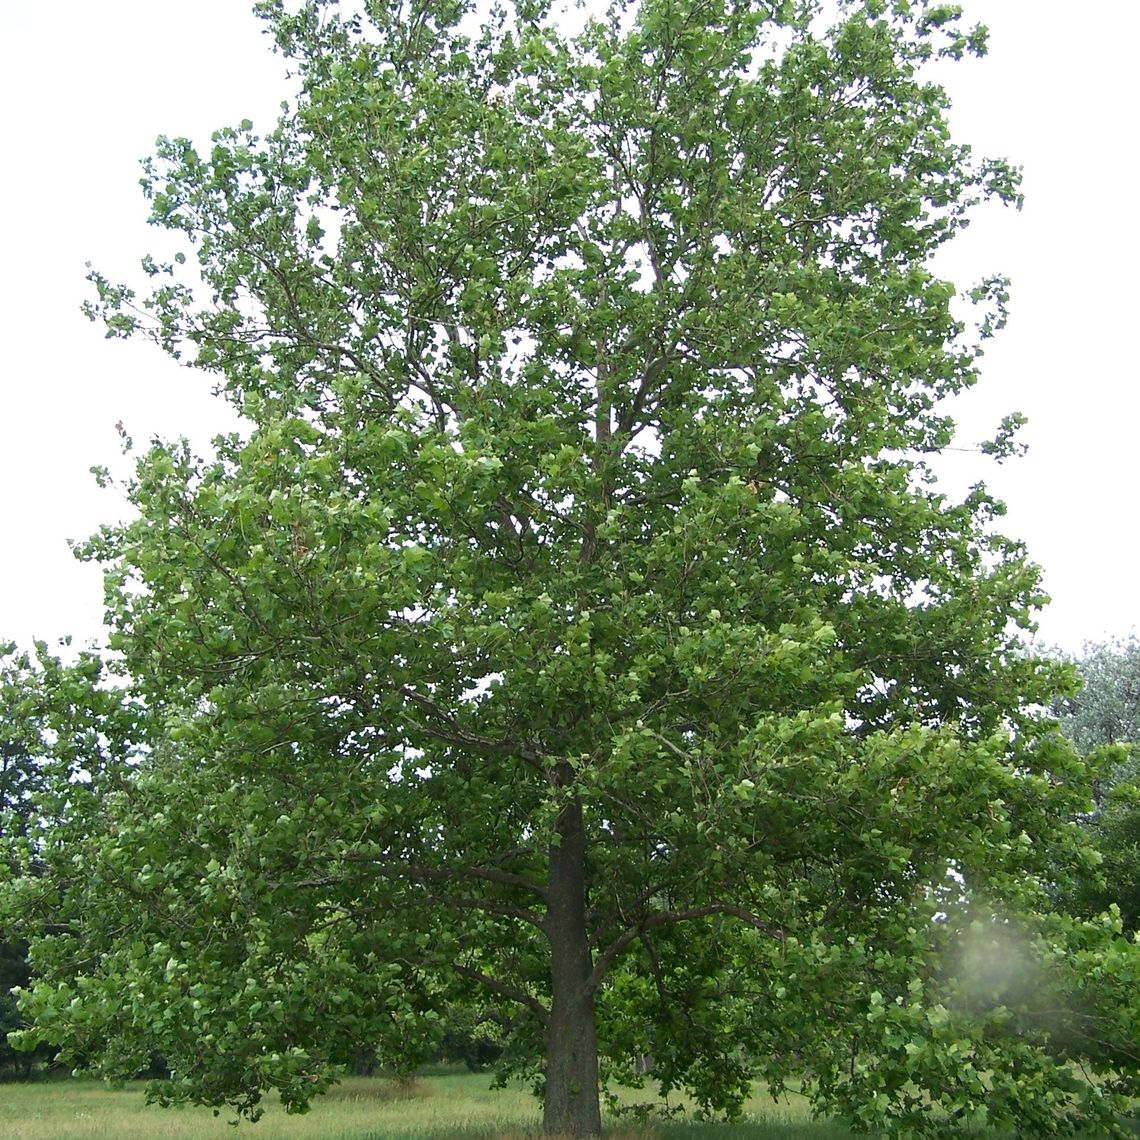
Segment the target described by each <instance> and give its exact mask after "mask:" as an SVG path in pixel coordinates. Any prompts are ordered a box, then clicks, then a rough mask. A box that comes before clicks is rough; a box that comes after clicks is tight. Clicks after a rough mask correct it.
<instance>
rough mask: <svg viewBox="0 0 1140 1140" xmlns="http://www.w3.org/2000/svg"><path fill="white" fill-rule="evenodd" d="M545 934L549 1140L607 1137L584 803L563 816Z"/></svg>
mask: <svg viewBox="0 0 1140 1140" xmlns="http://www.w3.org/2000/svg"><path fill="white" fill-rule="evenodd" d="M547 900H548V901H547V912H546V918H545V920H544V922H543V928H544V930H545V932H546V936H547V939H548V940H549V942H550V971H551V1002H550V1020H549V1021H548V1022H547V1027H546V1093H545V1097H544V1100H543V1114H542V1125H543V1130H544V1131H545V1132H546V1134H547V1135H549V1136H564V1137H573V1138H575V1140H576V1138H578V1137H597V1136H601V1134H602V1110H601V1101H600V1097H599V1092H598V1033H597V1026H596V1024H595V1021H594V991H593V987H592V986H591V985H590V976H591V974H592V972H593V959H592V956H591V954H590V941H589V936H588V934H587V931H586V836H585V831H584V830H583V826H582V803H581V801H580V800H578V799H573V800H571V801H569V802H568V803H567V804H566V805H565V806H564V807H563V808H562V810H561V811H560V812H559V814H558V820H557V822H556V824H555V842H554V843H552V844H551V847H550V879H549V885H548V893H547Z"/></svg>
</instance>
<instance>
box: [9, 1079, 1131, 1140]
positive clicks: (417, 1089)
mask: <svg viewBox="0 0 1140 1140" xmlns="http://www.w3.org/2000/svg"><path fill="white" fill-rule="evenodd" d="M639 1095H640V1094H639ZM539 1121H540V1116H539V1110H538V1106H537V1103H536V1102H535V1100H534V1098H533V1097H532V1096H531V1095H530V1093H529V1092H527V1091H526V1090H525V1089H522V1088H518V1087H513V1088H507V1089H491V1088H490V1077H489V1076H488V1075H487V1074H480V1073H468V1072H466V1071H459V1070H453V1071H446V1070H440V1071H438V1072H433V1073H431V1074H430V1075H426V1076H421V1077H418V1078H416V1079H415V1080H414V1081H412V1082H408V1083H401V1082H397V1081H392V1080H388V1079H385V1078H381V1077H348V1078H346V1079H345V1080H344V1082H343V1083H342V1084H340V1085H339V1086H337V1087H336V1088H334V1089H332V1090H331V1091H330V1092H329V1094H328V1095H327V1096H324V1097H321V1098H320V1099H318V1100H317V1101H316V1102H315V1103H314V1106H313V1109H312V1111H311V1112H309V1113H307V1114H306V1115H304V1116H289V1115H288V1114H287V1113H285V1111H284V1110H283V1109H282V1108H281V1107H280V1105H278V1104H276V1103H273V1102H268V1104H267V1108H266V1112H265V1115H264V1116H263V1117H262V1119H261V1120H260V1121H258V1122H257V1123H256V1124H251V1123H249V1122H248V1121H242V1122H240V1123H238V1124H237V1125H236V1126H235V1125H234V1124H231V1123H230V1120H229V1118H228V1117H227V1114H226V1113H225V1112H223V1113H222V1114H221V1115H220V1116H215V1115H214V1114H213V1113H212V1111H211V1110H210V1109H208V1108H191V1107H183V1108H174V1109H164V1108H158V1107H156V1106H154V1105H147V1104H146V1103H145V1098H144V1093H143V1082H141V1081H140V1082H131V1083H128V1084H127V1085H126V1086H124V1087H121V1088H112V1087H109V1086H107V1085H104V1084H102V1083H100V1082H98V1081H93V1080H71V1079H55V1080H49V1079H45V1080H39V1081H33V1082H30V1083H26V1084H23V1083H21V1084H17V1083H10V1084H0V1140H91V1138H102V1140H223V1138H227V1137H246V1138H248V1140H306V1138H307V1140H541V1138H542V1133H541V1129H540V1127H539ZM970 1135H972V1136H973V1137H975V1138H976V1140H980V1138H981V1137H983V1136H989V1135H991V1134H990V1133H988V1132H982V1133H978V1132H973V1133H970ZM1137 1135H1140V1125H1137ZM854 1136H855V1134H854V1133H852V1132H850V1131H849V1130H847V1129H846V1128H844V1127H843V1126H842V1125H839V1124H835V1123H829V1122H826V1121H813V1120H812V1119H811V1116H810V1113H809V1111H808V1108H807V1105H806V1102H804V1100H803V1099H802V1098H799V1097H797V1096H795V1095H794V1094H791V1095H789V1096H788V1097H787V1098H785V1099H784V1100H782V1101H781V1102H780V1103H778V1104H774V1103H773V1102H772V1100H771V1099H770V1098H768V1097H755V1098H753V1100H752V1101H750V1102H749V1104H748V1105H747V1110H746V1114H745V1117H744V1119H743V1120H741V1121H740V1122H737V1123H733V1124H719V1123H711V1122H701V1121H694V1120H691V1119H680V1120H677V1119H674V1120H669V1121H654V1122H652V1123H648V1124H634V1123H630V1121H629V1118H628V1117H622V1118H619V1119H616V1120H609V1121H607V1124H606V1137H607V1140H853V1138H854ZM1086 1140H1093V1137H1091V1136H1090V1137H1087V1138H1086Z"/></svg>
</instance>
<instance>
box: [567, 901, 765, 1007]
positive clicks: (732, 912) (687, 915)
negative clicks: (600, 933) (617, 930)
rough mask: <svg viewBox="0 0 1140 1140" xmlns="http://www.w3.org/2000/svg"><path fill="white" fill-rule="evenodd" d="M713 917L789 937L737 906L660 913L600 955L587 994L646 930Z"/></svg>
mask: <svg viewBox="0 0 1140 1140" xmlns="http://www.w3.org/2000/svg"><path fill="white" fill-rule="evenodd" d="M713 914H723V915H727V916H728V917H730V918H738V919H740V921H741V922H743V923H745V924H746V925H747V926H751V927H753V928H754V929H756V930H762V931H763V932H764V933H765V934H768V935H770V936H771V937H772V938H775V939H777V940H778V941H780V942H783V941H784V939H785V938H786V937H787V936H786V935H785V934H784V932H783V931H782V930H781V929H780V928H779V927H778V926H773V925H772V924H771V923H770V922H767V921H765V920H764V919H762V918H761V917H760V916H759V915H755V914H753V913H752V912H751V911H750V910H747V909H746V908H745V907H742V906H735V905H733V904H732V903H706V904H705V905H704V906H692V907H686V908H685V909H684V910H663V911H658V912H657V913H656V914H651V915H649V916H648V917H647V918H644V919H642V920H641V921H640V922H638V923H635V924H634V925H633V926H629V927H627V928H626V929H625V930H623V931H622V932H621V934H619V935H618V936H617V938H615V939H614V940H613V941H612V942H611V943H610V944H609V946H607V947H606V948H605V950H603V951H602V953H601V954H599V955H598V958H597V961H596V962H595V963H594V969H593V972H592V973H591V974H590V977H589V979H588V980H587V982H586V991H587V993H593V992H594V991H595V990H596V989H597V988H598V986H600V985H601V983H602V979H603V978H604V977H605V976H606V972H607V971H608V970H609V968H610V966H611V965H612V964H613V962H614V960H615V959H616V958H617V957H618V956H619V955H620V954H622V953H623V952H624V951H625V950H626V949H627V948H628V947H629V945H630V943H632V942H633V941H634V940H635V939H637V938H639V937H640V936H641V935H642V934H644V933H645V931H647V930H652V929H653V928H654V927H656V926H667V925H669V924H670V923H674V922H687V921H688V920H689V919H693V918H707V917H708V916H709V915H713Z"/></svg>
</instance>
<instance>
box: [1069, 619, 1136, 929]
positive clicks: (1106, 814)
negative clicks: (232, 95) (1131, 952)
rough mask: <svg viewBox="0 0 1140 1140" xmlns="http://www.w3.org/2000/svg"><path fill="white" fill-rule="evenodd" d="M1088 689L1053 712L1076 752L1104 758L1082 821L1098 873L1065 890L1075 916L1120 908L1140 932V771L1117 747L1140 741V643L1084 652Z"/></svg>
mask: <svg viewBox="0 0 1140 1140" xmlns="http://www.w3.org/2000/svg"><path fill="white" fill-rule="evenodd" d="M1075 664H1076V667H1077V669H1078V671H1079V672H1080V675H1081V679H1082V681H1083V682H1084V685H1083V687H1082V688H1081V690H1080V691H1079V692H1077V693H1074V694H1071V695H1069V696H1067V697H1063V698H1060V699H1058V700H1057V701H1056V702H1055V703H1054V712H1055V713H1056V715H1057V717H1058V719H1059V720H1060V722H1061V725H1062V727H1063V728H1064V730H1065V732H1066V734H1067V735H1069V736H1070V737H1071V738H1072V740H1073V742H1074V743H1075V744H1076V746H1077V748H1078V749H1079V750H1080V751H1081V752H1082V753H1085V754H1089V755H1098V754H1107V755H1105V756H1104V761H1107V767H1106V768H1105V779H1104V780H1103V781H1101V782H1099V783H1098V785H1097V788H1096V791H1097V797H1096V799H1097V804H1096V810H1095V811H1094V812H1092V813H1091V814H1090V815H1088V816H1087V817H1085V819H1084V826H1085V827H1086V828H1087V831H1088V834H1089V838H1090V839H1091V841H1092V843H1093V844H1094V845H1095V847H1096V848H1097V849H1098V850H1099V851H1100V852H1101V854H1102V857H1103V861H1102V863H1101V865H1100V867H1099V868H1098V869H1097V873H1096V874H1095V875H1087V874H1086V875H1081V876H1078V877H1077V878H1075V879H1072V880H1069V882H1068V883H1067V884H1066V885H1065V886H1064V887H1063V888H1062V890H1061V895H1060V898H1061V901H1062V902H1063V904H1064V905H1065V907H1066V908H1067V909H1070V910H1072V911H1073V913H1074V914H1083V915H1093V914H1099V913H1101V912H1103V911H1106V910H1107V909H1108V908H1109V907H1110V906H1112V905H1113V904H1115V905H1116V906H1117V907H1119V909H1120V914H1121V918H1122V921H1123V924H1124V929H1125V930H1127V931H1136V930H1140V766H1138V765H1137V761H1136V757H1135V753H1126V752H1123V750H1122V749H1121V748H1120V747H1119V746H1121V745H1133V744H1135V743H1136V742H1138V741H1140V643H1138V642H1137V641H1136V640H1135V638H1132V639H1129V640H1127V641H1121V642H1115V643H1108V644H1102V645H1091V646H1086V648H1085V652H1084V653H1083V655H1082V656H1081V657H1080V658H1078V659H1077V660H1076V662H1075Z"/></svg>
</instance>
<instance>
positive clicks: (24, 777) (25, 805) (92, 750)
mask: <svg viewBox="0 0 1140 1140" xmlns="http://www.w3.org/2000/svg"><path fill="white" fill-rule="evenodd" d="M100 673H101V666H100V664H99V662H98V660H97V658H95V657H94V656H93V655H91V654H81V655H80V656H79V659H78V660H77V661H76V662H75V663H74V664H72V665H70V666H68V665H65V664H64V663H63V662H62V661H61V660H60V659H59V658H58V657H56V656H54V655H52V654H51V653H49V652H48V649H47V647H46V646H45V645H43V644H39V645H37V646H36V650H35V653H34V655H29V654H27V653H19V652H17V651H16V648H15V646H13V645H0V844H2V847H0V869H2V871H3V876H4V877H5V878H7V877H10V876H12V875H13V874H15V873H18V872H20V871H23V872H24V873H25V874H26V875H27V880H26V886H27V887H28V888H29V889H30V890H31V891H32V892H35V890H36V880H37V878H38V877H39V874H40V871H41V870H42V868H41V866H40V863H39V859H38V848H37V845H36V842H35V836H36V835H37V834H38V833H40V832H41V831H42V830H43V829H44V827H45V826H46V825H47V823H48V818H47V815H45V813H49V814H51V815H52V816H53V818H56V819H58V818H59V814H60V812H59V805H56V808H55V809H54V810H53V807H52V801H53V798H54V793H55V792H58V791H63V792H64V793H65V795H67V796H69V797H72V798H74V797H76V796H80V795H82V794H83V792H82V788H81V787H80V786H79V785H77V784H76V783H75V778H77V777H79V778H81V771H80V770H81V766H82V764H83V763H85V762H90V758H92V757H94V756H95V755H96V754H97V752H98V749H99V747H100V746H99V743H98V741H97V739H96V737H97V736H98V734H100V733H102V732H104V731H106V732H108V733H110V732H113V726H114V722H115V717H114V715H113V714H112V706H113V705H114V704H115V703H117V702H116V698H115V696H114V695H113V694H112V693H108V692H99V691H98V690H97V688H96V686H95V682H97V681H98V679H99V676H100ZM116 755H118V756H125V755H126V754H125V753H124V752H123V751H121V750H119V749H116ZM53 756H54V759H52V757H53ZM4 919H5V916H4V915H3V914H2V913H0V1070H2V1069H9V1068H10V1069H19V1070H21V1071H22V1074H23V1076H25V1077H27V1076H29V1075H30V1073H31V1069H32V1066H33V1065H34V1064H35V1063H36V1062H37V1061H43V1060H46V1059H47V1058H48V1057H49V1056H50V1055H51V1053H52V1052H54V1050H53V1049H52V1047H51V1038H50V1035H44V1037H43V1039H41V1041H40V1042H39V1043H38V1044H37V1045H36V1046H34V1047H33V1048H32V1049H30V1050H27V1051H25V1052H24V1053H22V1054H21V1053H18V1052H16V1051H14V1050H13V1049H11V1048H10V1047H9V1045H8V1034H9V1032H11V1031H15V1030H18V1029H19V1028H20V1026H21V1024H22V1022H21V1018H20V1015H19V1012H18V1010H17V1007H16V1001H15V998H14V995H13V990H14V989H15V988H16V987H20V986H26V985H27V984H28V982H29V981H30V980H31V970H30V966H29V963H28V958H27V952H28V947H27V943H26V941H25V940H24V938H22V937H21V936H20V934H19V932H18V931H17V930H16V929H15V926H14V924H10V923H9V922H7V921H5V920H4Z"/></svg>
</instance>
